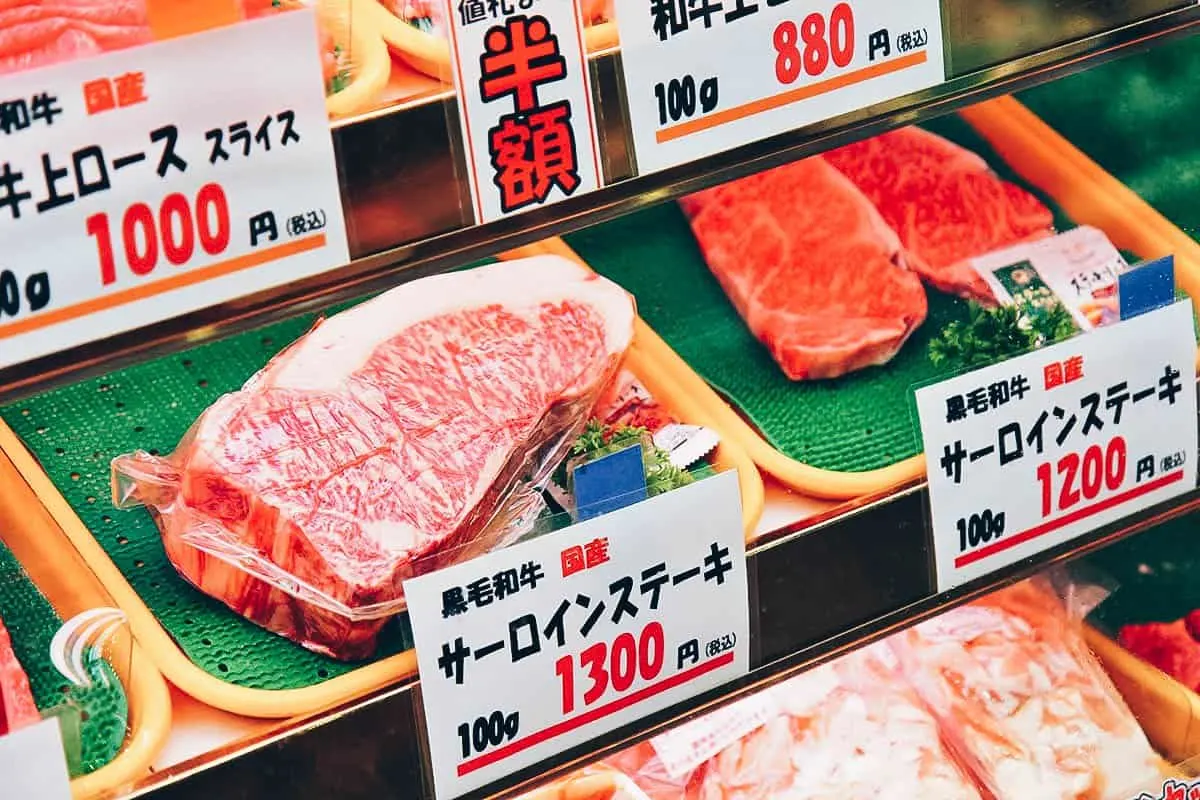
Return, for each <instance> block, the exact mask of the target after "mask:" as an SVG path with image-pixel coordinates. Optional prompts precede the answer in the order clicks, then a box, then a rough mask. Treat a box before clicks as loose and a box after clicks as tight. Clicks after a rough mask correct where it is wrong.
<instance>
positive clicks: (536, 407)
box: [114, 256, 635, 659]
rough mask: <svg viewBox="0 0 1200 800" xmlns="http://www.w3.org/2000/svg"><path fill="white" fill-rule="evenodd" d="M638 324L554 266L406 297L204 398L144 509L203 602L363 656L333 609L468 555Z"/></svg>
mask: <svg viewBox="0 0 1200 800" xmlns="http://www.w3.org/2000/svg"><path fill="white" fill-rule="evenodd" d="M634 315H635V311H634V306H633V301H632V298H630V296H629V295H628V294H627V293H626V292H625V291H624V290H623V289H621V288H620V287H618V286H616V285H615V284H613V283H610V282H609V281H607V280H605V279H603V278H600V277H599V276H597V275H594V274H592V273H590V272H588V271H587V270H586V269H584V268H583V267H580V266H578V265H576V264H574V263H573V262H571V261H568V260H566V259H563V258H559V257H556V256H540V257H537V258H531V259H526V260H523V261H514V262H507V263H501V264H495V265H490V266H486V267H480V268H478V269H473V270H469V271H465V272H458V273H450V274H447V275H439V276H435V277H431V278H426V279H424V280H420V281H416V282H413V283H410V284H406V285H404V286H401V287H399V288H397V289H394V290H392V291H391V292H388V293H386V294H384V295H381V296H380V297H378V298H375V299H374V300H371V301H368V302H366V303H364V304H362V305H359V306H357V307H355V308H353V309H351V310H349V311H346V312H343V313H341V314H338V315H336V316H333V317H330V318H329V319H328V320H325V321H324V322H322V323H320V324H318V325H317V326H316V327H315V328H314V329H313V330H312V331H311V332H309V333H308V334H307V335H306V336H304V337H303V338H301V339H300V340H298V341H297V342H295V343H294V344H293V345H291V346H290V347H289V348H288V349H286V350H284V351H283V352H282V353H280V354H279V355H278V356H276V357H275V358H274V359H273V360H272V361H271V362H270V363H269V364H268V365H267V366H266V367H265V368H263V370H261V371H260V372H259V373H258V374H256V375H255V376H253V377H252V378H251V379H250V380H249V381H248V382H247V383H246V384H245V386H244V387H243V388H242V389H240V390H239V391H236V392H233V393H231V394H228V395H225V396H224V397H222V398H221V399H219V400H218V401H217V402H216V403H215V404H214V405H213V406H211V407H210V408H209V409H208V410H207V411H206V412H205V413H204V414H203V415H202V416H201V417H200V419H199V420H198V421H197V423H196V424H195V425H194V426H193V428H192V431H191V432H190V433H189V435H188V437H186V438H185V440H184V441H183V442H182V443H181V444H180V446H179V448H178V449H177V450H176V452H175V454H173V456H172V457H171V458H170V459H169V463H168V464H167V465H166V466H171V467H172V468H173V469H174V470H176V473H177V474H176V477H175V478H174V482H175V485H176V486H178V496H177V497H163V496H160V497H158V498H156V499H155V498H146V497H143V498H140V499H142V501H143V502H147V503H148V504H151V505H153V506H155V507H157V509H158V517H159V524H160V526H161V527H162V529H163V532H164V541H165V544H166V549H167V554H168V556H169V557H170V558H171V560H172V562H173V563H174V564H175V566H176V568H177V569H179V570H180V572H181V573H182V574H183V575H184V576H185V577H186V578H188V579H189V580H190V581H191V582H192V583H194V584H195V585H196V586H198V587H199V588H200V589H201V590H202V591H204V592H205V593H207V594H210V595H212V596H215V597H217V598H219V599H221V600H223V601H225V603H226V604H228V605H229V606H230V607H231V608H233V609H234V610H236V611H238V612H239V613H241V614H243V615H245V616H246V617H248V618H250V619H252V620H254V621H255V622H258V623H259V624H261V625H263V626H265V627H267V628H270V629H271V630H274V631H277V632H279V633H282V634H284V635H287V636H289V637H291V638H294V639H296V640H297V641H299V642H301V643H303V644H304V645H306V646H307V647H309V648H311V649H313V650H316V651H318V652H324V653H327V654H330V655H333V656H335V657H339V658H345V659H354V658H361V657H364V656H367V655H370V654H371V652H372V651H373V649H374V644H375V638H376V634H377V633H378V631H379V629H380V628H381V627H382V625H383V622H384V620H383V619H365V620H364V619H361V615H359V617H358V618H348V616H347V615H346V614H344V613H338V610H340V609H342V608H348V609H364V608H366V607H371V606H378V604H381V603H393V602H396V601H398V600H399V599H401V598H402V588H401V582H402V581H403V580H405V579H407V578H409V577H412V576H413V575H416V574H421V573H424V572H429V571H432V570H434V569H436V568H438V567H440V566H443V565H445V564H446V563H449V562H452V561H457V560H460V559H462V558H464V557H466V556H467V555H468V554H470V552H471V550H472V549H474V548H478V547H482V546H483V545H484V540H486V539H487V537H483V538H482V539H481V535H482V534H483V532H484V531H485V529H486V530H487V531H488V536H491V535H492V533H493V532H494V528H495V525H494V524H493V523H494V519H493V518H494V517H495V516H496V514H497V513H498V511H499V510H500V509H501V508H502V507H503V504H504V502H505V500H506V498H508V497H509V496H510V495H511V492H512V489H513V488H514V486H516V485H517V483H518V482H519V480H521V479H522V478H523V477H525V476H527V475H528V474H529V473H530V472H531V471H535V470H538V469H539V465H541V464H543V463H546V462H549V461H552V460H553V453H556V452H557V453H560V454H561V453H562V452H563V448H565V447H566V446H569V443H570V441H571V440H573V439H574V437H575V436H576V435H577V434H578V432H579V430H580V429H581V428H582V426H583V424H584V422H585V421H586V419H587V415H588V412H589V411H590V409H591V407H592V405H593V403H594V402H595V399H596V397H597V396H598V394H599V392H600V390H601V389H602V388H603V386H604V385H605V384H606V383H607V381H608V380H610V379H611V378H612V376H613V375H615V374H616V371H617V370H618V368H619V365H620V361H621V359H622V357H623V354H624V352H625V350H626V348H627V347H628V345H629V343H630V341H631V339H632V336H633V321H634ZM163 466H164V465H162V464H156V463H155V462H154V460H153V458H152V457H149V456H146V455H145V454H137V455H135V456H133V457H125V458H124V459H118V461H117V463H116V464H115V465H114V468H115V470H116V472H117V474H118V476H120V475H126V476H136V474H137V473H138V472H139V471H140V472H142V473H151V472H153V470H155V469H159V470H161V469H162V468H163ZM153 484H154V481H153V480H149V481H144V482H143V486H144V487H145V488H146V491H147V492H151V491H153V490H154V486H153ZM195 541H200V542H201V545H202V549H196V547H195V546H194V545H193V544H192V543H191V542H195ZM487 541H493V542H494V541H495V540H494V539H491V540H487ZM464 548H467V549H466V550H464ZM212 553H218V554H219V556H220V555H222V554H223V558H222V557H213V556H212V555H210V554H212ZM229 561H232V562H234V563H236V564H237V565H238V566H231V565H230V563H227V562H229ZM263 578H265V580H264V579H263ZM280 586H283V587H286V588H287V589H288V591H287V592H284V591H280V589H279V588H277V587H280ZM318 595H319V597H318ZM330 603H333V604H336V606H335V607H334V608H333V609H332V610H327V606H328V605H329V604H330Z"/></svg>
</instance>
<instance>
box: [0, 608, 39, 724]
mask: <svg viewBox="0 0 1200 800" xmlns="http://www.w3.org/2000/svg"><path fill="white" fill-rule="evenodd" d="M41 718H42V715H41V714H39V713H38V709H37V705H36V704H35V703H34V702H33V692H32V691H30V688H29V678H28V677H27V676H26V675H25V670H23V669H22V668H21V663H20V662H19V661H17V655H16V653H14V652H13V647H12V640H11V639H10V638H9V636H8V630H7V629H6V628H5V627H4V622H3V621H2V620H0V735H3V734H5V733H8V732H9V731H15V730H17V729H18V728H23V727H25V726H26V725H31V724H33V723H34V722H37V721H39V720H40V719H41Z"/></svg>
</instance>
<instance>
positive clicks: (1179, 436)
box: [916, 300, 1197, 591]
mask: <svg viewBox="0 0 1200 800" xmlns="http://www.w3.org/2000/svg"><path fill="white" fill-rule="evenodd" d="M1193 324H1194V323H1193V318H1192V304H1191V301H1190V300H1184V301H1180V302H1176V303H1174V304H1172V305H1168V306H1165V307H1163V308H1160V309H1158V310H1157V311H1152V312H1149V313H1146V314H1143V315H1141V316H1137V317H1134V318H1132V319H1129V320H1126V321H1123V322H1120V323H1117V324H1114V325H1110V326H1105V327H1102V328H1099V329H1096V330H1094V331H1091V332H1089V333H1087V334H1083V335H1080V336H1076V337H1074V338H1072V339H1069V340H1067V341H1065V342H1060V343H1059V344H1056V345H1053V346H1051V347H1046V348H1043V349H1041V350H1038V351H1036V352H1033V353H1027V354H1025V355H1022V356H1019V357H1017V358H1014V359H1011V360H1008V361H1004V362H1002V363H999V364H994V365H992V366H989V367H985V368H983V369H979V370H975V371H973V372H968V373H965V374H963V375H959V376H957V377H954V378H951V379H950V380H947V381H944V382H941V383H937V384H934V385H932V386H927V387H923V388H921V389H918V390H917V392H916V401H917V413H918V415H919V417H920V423H921V437H922V440H923V441H924V445H925V460H926V464H927V466H926V471H927V475H928V478H929V495H930V505H931V514H932V522H933V538H934V550H935V557H936V564H937V583H938V590H939V591H945V590H947V589H952V588H954V587H955V586H959V585H961V584H963V583H966V582H968V581H970V580H973V579H975V578H979V577H981V576H983V575H986V574H988V573H990V572H992V571H994V570H997V569H1000V568H1002V567H1005V566H1007V565H1010V564H1013V563H1016V562H1017V561H1020V560H1021V559H1022V558H1026V557H1029V556H1032V555H1036V554H1037V553H1039V552H1041V551H1043V550H1045V549H1047V548H1050V547H1054V546H1055V545H1059V544H1062V543H1064V542H1068V541H1070V540H1071V539H1074V538H1076V537H1078V536H1080V535H1082V534H1084V533H1087V532H1088V531H1091V530H1094V529H1095V528H1098V527H1100V526H1102V525H1105V524H1107V523H1110V522H1114V521H1116V520H1118V519H1120V518H1121V517H1124V516H1127V515H1129V514H1132V513H1134V512H1136V511H1138V510H1139V509H1142V508H1146V507H1148V506H1151V505H1154V504H1155V503H1159V502H1162V501H1164V500H1167V499H1170V498H1171V497H1174V496H1176V495H1179V494H1182V493H1184V492H1186V491H1189V490H1190V489H1192V488H1194V487H1195V486H1196V457H1197V449H1196V428H1197V424H1196V367H1195V363H1196V339H1195V333H1194V328H1193Z"/></svg>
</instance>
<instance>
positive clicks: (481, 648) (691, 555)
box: [404, 471, 749, 800]
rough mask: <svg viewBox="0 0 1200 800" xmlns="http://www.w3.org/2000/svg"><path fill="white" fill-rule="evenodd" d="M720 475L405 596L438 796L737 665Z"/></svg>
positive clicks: (739, 571) (740, 647) (698, 686)
mask: <svg viewBox="0 0 1200 800" xmlns="http://www.w3.org/2000/svg"><path fill="white" fill-rule="evenodd" d="M742 536H743V533H742V522H741V502H740V497H739V494H738V484H737V475H736V473H734V472H732V471H730V472H725V473H721V474H719V475H716V476H714V477H712V478H707V479H705V480H702V481H697V482H696V483H694V484H691V485H688V486H684V487H682V488H679V489H675V490H674V491H671V492H668V493H666V494H662V495H659V496H657V497H654V498H651V499H649V500H646V501H643V502H640V503H636V504H634V505H631V506H626V507H625V508H622V509H619V510H617V511H613V512H611V513H608V514H605V515H603V516H600V517H596V518H594V519H591V520H588V521H586V522H582V523H579V524H577V525H573V526H571V527H569V528H567V529H565V530H563V531H560V532H557V533H553V534H550V535H547V536H542V537H540V538H537V539H533V540H531V541H528V542H524V543H522V544H518V545H516V546H514V547H510V548H507V549H505V550H500V551H497V552H494V553H490V554H488V555H485V556H482V557H480V558H477V559H474V560H472V561H467V562H465V563H463V564H458V565H456V566H453V567H449V568H447V569H444V570H441V571H438V572H435V573H432V574H429V575H425V576H422V577H419V578H414V579H413V580H410V581H407V582H405V584H404V593H405V597H406V598H407V600H408V609H409V615H410V619H411V620H412V627H413V638H414V641H415V644H416V649H417V662H418V666H419V668H420V673H421V695H422V699H423V702H424V709H425V721H426V728H427V732H428V737H429V751H430V755H431V758H432V762H433V775H434V786H435V789H436V793H437V796H438V798H441V799H442V800H445V799H446V798H452V797H458V796H461V795H463V794H465V793H467V792H470V791H473V790H475V789H478V788H480V787H482V786H485V785H487V784H489V783H492V782H493V781H496V780H499V779H501V778H503V777H505V776H506V775H509V774H511V773H513V772H515V771H517V770H519V769H521V768H523V767H527V766H529V765H531V764H534V763H536V762H538V761H541V760H543V759H546V758H548V757H550V756H553V755H554V754H555V753H558V752H561V751H562V750H565V749H567V748H569V747H572V746H575V745H578V744H582V743H584V742H587V741H589V740H591V739H593V738H595V737H597V736H600V735H602V734H603V733H605V732H607V731H610V730H613V729H614V728H617V727H620V726H621V725H624V724H628V723H630V722H633V721H635V720H637V719H639V718H641V717H644V716H646V715H647V714H650V713H653V712H654V711H658V710H661V709H663V708H666V707H668V706H670V705H673V704H675V703H678V702H680V701H682V700H685V699H687V698H688V697H691V696H693V695H695V694H699V693H701V692H704V691H707V690H709V689H712V688H715V687H717V686H720V685H721V684H724V683H727V682H728V681H730V680H733V679H734V678H736V677H738V676H740V675H742V674H744V673H745V672H746V670H747V669H748V667H749V655H748V654H749V610H748V609H749V606H748V597H747V585H746V559H745V545H744V542H743V538H742Z"/></svg>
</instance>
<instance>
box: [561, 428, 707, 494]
mask: <svg viewBox="0 0 1200 800" xmlns="http://www.w3.org/2000/svg"><path fill="white" fill-rule="evenodd" d="M648 439H649V436H647V431H646V429H645V428H637V427H632V426H629V425H618V426H615V427H612V426H608V425H604V424H603V423H601V422H599V421H598V420H591V421H590V422H588V424H587V427H586V428H584V429H583V433H582V434H580V436H579V438H578V439H576V440H575V444H573V445H572V446H571V457H578V456H590V457H599V456H603V455H607V454H609V453H615V452H617V451H618V450H624V449H625V448H626V447H629V446H631V445H634V444H641V445H642V463H643V464H644V466H645V469H646V494H647V496H648V497H654V496H656V495H660V494H663V493H664V492H669V491H671V490H672V489H678V488H679V487H680V486H687V485H688V484H689V483H691V482H692V481H693V480H695V479H694V478H693V477H692V474H691V473H690V472H688V471H687V470H686V469H680V468H679V467H677V466H675V465H674V464H672V463H671V456H670V454H669V453H668V452H667V451H666V450H663V449H662V448H661V447H656V446H655V445H654V444H653V442H648V441H647V440H648Z"/></svg>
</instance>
